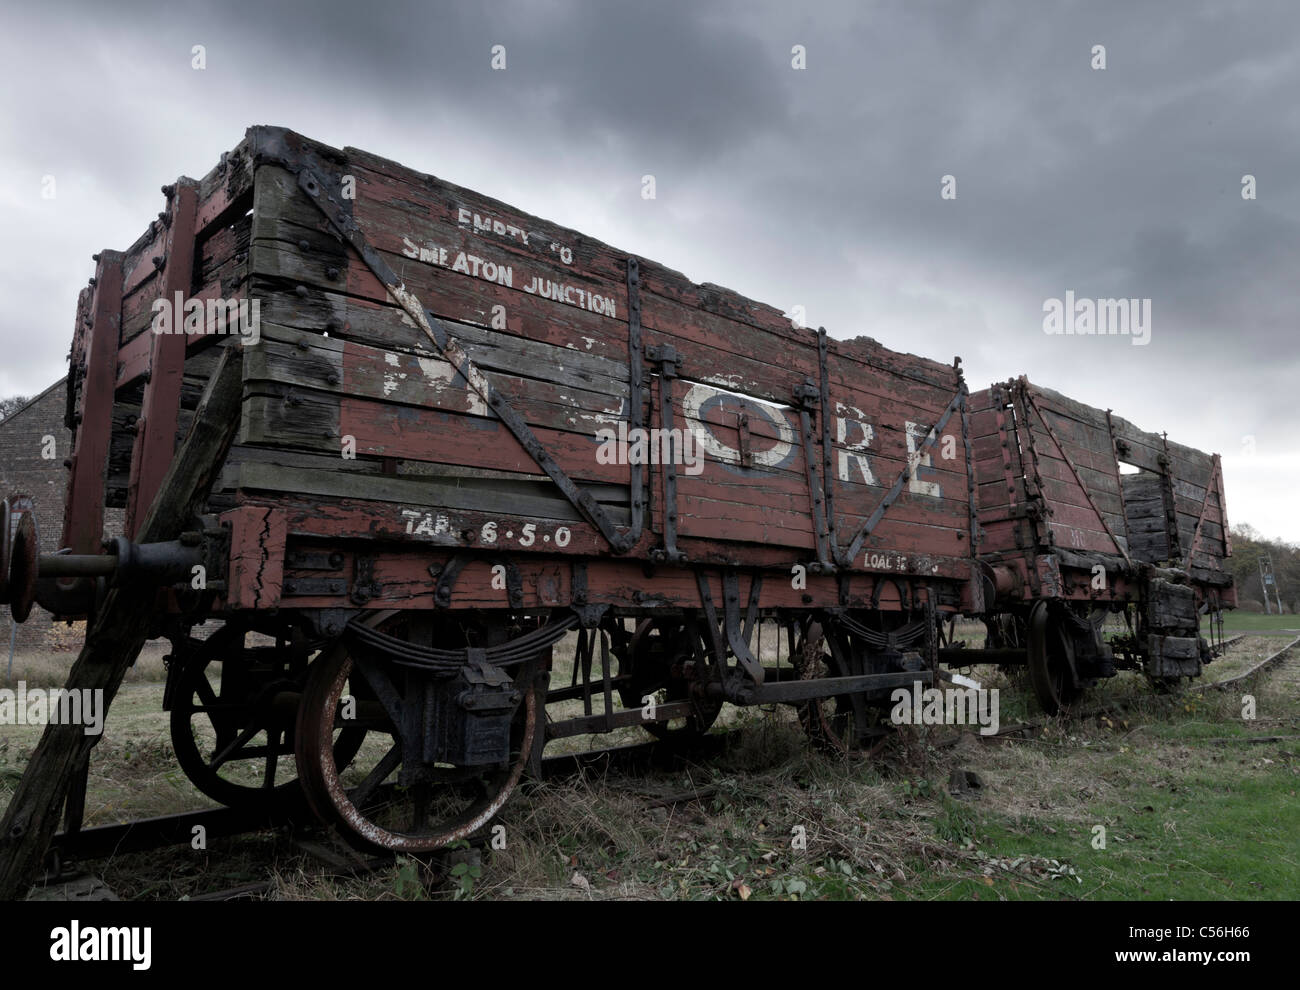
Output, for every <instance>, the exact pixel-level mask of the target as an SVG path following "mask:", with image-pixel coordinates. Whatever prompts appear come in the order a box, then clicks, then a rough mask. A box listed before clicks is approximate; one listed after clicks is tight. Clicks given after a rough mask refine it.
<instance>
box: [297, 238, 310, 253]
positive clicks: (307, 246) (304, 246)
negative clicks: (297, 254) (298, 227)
mask: <svg viewBox="0 0 1300 990" xmlns="http://www.w3.org/2000/svg"><path fill="white" fill-rule="evenodd" d="M298 250H299V251H310V250H311V245H310V244H308V243H307V242H306V241H305V240H302V241H299V242H298Z"/></svg>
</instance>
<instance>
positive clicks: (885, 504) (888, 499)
mask: <svg viewBox="0 0 1300 990" xmlns="http://www.w3.org/2000/svg"><path fill="white" fill-rule="evenodd" d="M965 401H966V383H965V382H962V383H961V384H960V385H959V386H958V388H957V394H956V395H954V396H953V397H952V401H951V402H949V403H948V408H947V409H945V410H944V411H943V415H942V416H941V417H939V422H937V423H935V424H934V426H933V427H931V428H930V430H929V432H928V433H927V434H926V438H925V441H924V442H923V443H922V444H921V446H920V447H919V448H917V450H916V452H915V453H914V454H912V456H911V458H910V462H909V463H908V465H907V466H906V467H904V468H903V471H902V473H901V474H899V476H898V478H897V480H896V481H895V482H894V483H893V485H891V486H890V488H889V491H887V492H885V496H884V498H882V499H881V500H880V502H879V503H878V504H877V505H876V508H875V509H874V510H873V511H872V513H871V515H870V516H869V517H868V518H867V521H866V522H864V523H863V524H862V528H861V529H859V530H858V533H857V535H856V536H855V537H853V542H851V543H850V544H849V546H848V549H846V550H845V551H844V552H843V553H842V554H840V556H839V563H840V566H841V567H852V566H853V559H854V558H855V557H857V555H858V554H859V553H860V552H861V551H862V544H863V543H865V542H866V539H867V537H868V536H870V535H871V532H872V530H874V529H875V528H876V526H878V525H879V524H880V520H881V519H883V518H884V516H885V513H886V512H888V511H889V507H890V506H891V505H893V504H894V502H895V500H896V499H897V498H898V496H899V494H900V493H901V492H902V491H903V485H904V483H905V482H906V481H907V479H908V478H910V477H911V476H912V472H913V471H915V470H916V467H917V466H918V465H919V464H920V463H921V459H922V458H923V457H925V455H926V454H927V453H929V452H930V448H931V447H933V446H934V444H935V441H936V440H938V439H939V434H940V433H941V432H942V430H943V428H944V427H945V426H947V425H948V420H950V419H951V418H952V415H953V413H955V412H956V411H957V410H958V409H959V408H961V406H962V405H963V404H964V403H965Z"/></svg>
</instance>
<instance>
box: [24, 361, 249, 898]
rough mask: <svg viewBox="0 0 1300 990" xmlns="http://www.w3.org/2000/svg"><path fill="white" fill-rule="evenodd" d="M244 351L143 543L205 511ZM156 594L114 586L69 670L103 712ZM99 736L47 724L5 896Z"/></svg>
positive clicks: (170, 475)
mask: <svg viewBox="0 0 1300 990" xmlns="http://www.w3.org/2000/svg"><path fill="white" fill-rule="evenodd" d="M242 356H243V355H242V351H241V350H240V348H239V345H238V344H235V343H233V342H232V343H230V344H228V345H226V346H225V348H224V350H223V353H222V355H221V358H220V361H219V362H218V364H217V367H216V369H215V370H214V371H213V374H212V378H211V379H210V380H209V382H208V386H207V388H206V389H205V391H204V393H203V398H202V400H201V401H200V403H199V408H198V410H197V411H196V412H195V415H194V425H193V426H192V427H191V428H190V432H189V434H188V436H186V438H185V442H184V443H183V444H182V445H181V449H180V451H179V453H178V454H177V456H176V457H175V458H174V459H173V460H172V462H171V465H170V467H169V468H168V470H167V475H166V477H165V478H164V479H163V482H162V486H161V488H160V490H159V493H158V497H157V498H156V499H155V500H154V503H153V505H152V507H151V508H150V509H149V514H148V516H147V517H146V518H145V520H144V524H143V525H142V526H141V527H140V534H139V539H140V542H142V543H153V542H157V541H160V540H169V539H175V538H176V537H177V536H178V535H179V534H180V533H181V531H182V530H183V529H184V528H185V527H187V526H188V525H190V524H191V522H192V521H193V518H194V516H195V515H196V514H198V513H199V512H200V511H201V510H202V507H203V503H204V502H205V501H206V499H207V496H208V492H209V491H210V490H211V487H212V483H213V481H214V480H215V479H216V477H217V475H218V474H219V473H220V471H221V467H222V464H223V463H224V461H225V457H226V452H227V451H228V449H229V447H230V443H231V440H232V439H233V437H234V434H235V431H236V429H237V428H238V426H239V413H240V404H241V399H242V393H243V388H242V374H241V368H242ZM155 594H156V589H155V588H153V587H148V586H141V587H124V588H117V589H114V590H113V591H110V592H109V594H108V597H107V598H106V599H105V601H104V606H103V608H102V609H101V610H100V612H99V615H98V617H97V618H96V620H95V624H94V628H92V629H90V630H89V632H88V633H87V636H86V643H85V645H84V646H83V647H82V648H81V653H80V655H79V656H78V657H77V661H76V663H74V664H73V665H72V670H71V671H70V672H69V674H68V682H67V685H66V687H67V689H68V690H73V691H80V690H87V689H89V690H98V691H103V709H102V711H103V712H104V714H105V715H107V710H108V706H109V705H110V703H111V702H112V700H113V696H114V695H115V694H117V689H118V687H119V686H120V685H121V683H122V678H123V677H124V676H125V674H126V671H127V668H128V667H130V666H131V664H132V663H133V662H134V661H135V658H136V656H137V655H138V654H139V652H140V648H141V647H142V646H143V645H144V642H145V640H146V638H147V637H148V634H149V627H150V625H151V624H152V622H153V620H154V614H153V602H154V598H155ZM99 738H100V737H98V736H87V735H85V733H84V731H83V727H82V726H80V725H62V724H59V725H56V724H50V725H47V726H46V727H45V732H44V734H43V735H42V736H41V741H40V743H38V744H37V746H36V749H35V751H34V752H33V753H32V757H31V760H30V761H29V762H28V764H27V769H26V770H25V771H24V773H23V777H22V780H21V781H19V783H18V789H17V790H16V791H15V792H14V796H13V799H12V800H11V801H10V802H9V807H8V809H7V810H6V811H5V815H4V820H3V822H0V900H14V899H15V898H18V897H21V896H22V895H23V894H24V893H25V890H26V884H27V883H28V881H29V880H30V878H31V877H32V876H34V875H35V873H36V872H37V870H39V869H40V867H41V862H42V860H43V858H44V856H45V851H46V850H47V849H48V848H49V844H50V840H51V839H52V838H53V836H54V832H55V829H56V828H57V827H58V824H59V814H60V811H61V810H62V807H63V804H64V801H65V799H66V798H67V795H68V791H69V787H70V785H71V783H72V780H73V775H74V774H75V773H77V772H78V771H79V769H80V766H81V764H82V761H83V760H84V759H85V758H86V756H87V755H88V754H89V752H90V750H91V749H92V748H93V747H94V745H95V743H97V742H98V741H99Z"/></svg>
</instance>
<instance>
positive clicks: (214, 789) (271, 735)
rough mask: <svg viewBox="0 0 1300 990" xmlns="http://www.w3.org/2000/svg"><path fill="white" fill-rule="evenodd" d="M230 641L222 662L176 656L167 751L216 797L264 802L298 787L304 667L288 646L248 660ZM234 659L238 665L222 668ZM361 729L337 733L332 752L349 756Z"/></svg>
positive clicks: (232, 803) (244, 803) (231, 802)
mask: <svg viewBox="0 0 1300 990" xmlns="http://www.w3.org/2000/svg"><path fill="white" fill-rule="evenodd" d="M217 635H221V633H218V634H217ZM238 638H239V640H240V641H241V642H242V639H243V637H242V635H239V637H238ZM230 645H231V649H230V651H229V652H228V653H227V654H226V656H224V657H223V658H222V662H220V663H218V662H216V660H215V659H213V658H208V657H191V658H188V659H186V660H184V661H182V664H183V665H182V668H181V670H180V672H179V675H178V676H179V679H178V682H177V685H176V688H177V691H176V697H175V700H174V701H173V703H172V710H171V740H172V749H173V750H174V751H175V753H176V760H177V762H178V763H179V764H180V766H181V769H182V770H184V771H185V775H186V776H187V777H188V778H189V779H190V781H191V782H192V783H193V784H194V786H195V787H197V788H198V789H199V790H200V791H202V792H203V793H204V794H206V795H207V796H208V797H210V798H212V799H213V800H214V801H218V802H220V803H221V804H224V805H226V806H228V807H232V808H234V807H240V808H247V807H256V806H259V805H261V806H270V805H271V804H273V803H274V802H275V801H277V800H279V799H281V798H283V797H285V796H286V795H288V794H290V793H292V792H293V791H294V790H295V789H296V787H297V768H296V767H295V766H294V761H293V758H292V757H293V742H294V739H293V728H294V716H295V713H296V709H297V704H298V701H299V699H300V698H301V696H302V690H303V685H304V682H305V680H306V675H307V672H306V670H303V669H298V670H294V669H293V668H294V666H295V665H294V664H293V663H292V662H291V661H290V659H289V653H288V651H287V650H283V651H277V652H275V653H270V654H266V655H269V656H270V657H271V658H272V659H271V660H270V661H269V662H262V663H259V662H256V661H254V662H246V658H247V657H248V656H251V655H255V654H253V651H251V650H244V649H243V648H242V647H241V646H239V645H237V644H235V643H234V642H232V643H231V644H230ZM232 664H237V665H239V667H238V669H236V670H229V671H227V670H226V669H225V668H226V667H227V665H232ZM298 666H299V667H300V668H301V664H299V665H298ZM223 675H225V676H223ZM365 734H366V732H365V729H364V728H358V727H353V728H349V729H348V730H347V731H346V732H345V733H341V734H340V738H339V739H338V740H337V742H336V744H335V754H336V757H337V758H338V759H339V760H341V761H342V762H343V763H345V764H346V763H347V762H348V761H350V760H351V759H352V758H353V757H354V756H355V755H356V753H357V751H358V750H359V749H360V748H361V744H362V742H363V741H364V739H365Z"/></svg>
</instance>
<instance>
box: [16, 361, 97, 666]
mask: <svg viewBox="0 0 1300 990" xmlns="http://www.w3.org/2000/svg"><path fill="white" fill-rule="evenodd" d="M65 402H66V398H65V394H64V380H63V379H60V380H59V381H58V382H56V383H55V384H54V385H52V386H50V387H49V388H48V389H46V390H45V391H44V392H42V393H41V394H40V395H38V396H36V398H35V399H33V400H32V401H31V402H29V403H28V404H27V405H25V406H23V407H22V408H21V409H19V410H18V411H16V412H14V413H11V414H10V415H9V416H7V417H6V418H5V419H4V420H0V497H8V496H10V495H30V496H31V497H32V501H33V502H34V503H35V505H36V522H37V528H38V530H39V532H40V537H41V551H42V552H43V553H51V552H53V551H55V550H57V549H58V548H59V539H60V537H62V535H63V493H64V489H65V487H66V486H67V483H68V469H67V468H65V467H64V466H63V461H64V459H65V458H67V457H68V456H69V454H70V453H71V452H72V434H71V433H70V432H69V431H68V430H67V429H66V428H65V427H64V425H63V414H64V409H65ZM51 437H52V438H53V444H52V445H51V444H49V443H48V442H47V438H51ZM46 453H52V454H53V456H52V457H45V456H43V455H44V454H46ZM104 526H105V530H106V535H107V536H117V535H119V534H120V533H121V531H122V512H121V510H120V509H109V510H107V511H106V512H105V513H104ZM50 619H51V617H50V614H49V613H48V612H46V611H44V610H43V609H41V608H39V607H38V608H34V609H32V614H31V617H30V618H28V620H27V621H26V622H25V623H23V624H22V625H19V626H18V634H17V647H16V651H15V652H16V653H17V652H20V651H22V650H23V649H32V648H37V647H50V646H53V645H58V644H60V643H62V642H63V641H65V640H67V639H68V637H67V635H66V634H61V633H59V632H58V630H62V629H63V628H64V627H63V626H62V624H60V625H59V626H57V627H53V628H52V624H51V621H50ZM11 626H12V620H11V619H10V618H9V609H8V608H7V607H5V606H0V655H2V657H0V665H3V664H4V663H7V661H8V654H9V643H10V628H11ZM15 666H17V663H16V662H15ZM0 673H3V671H2V670H0Z"/></svg>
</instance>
